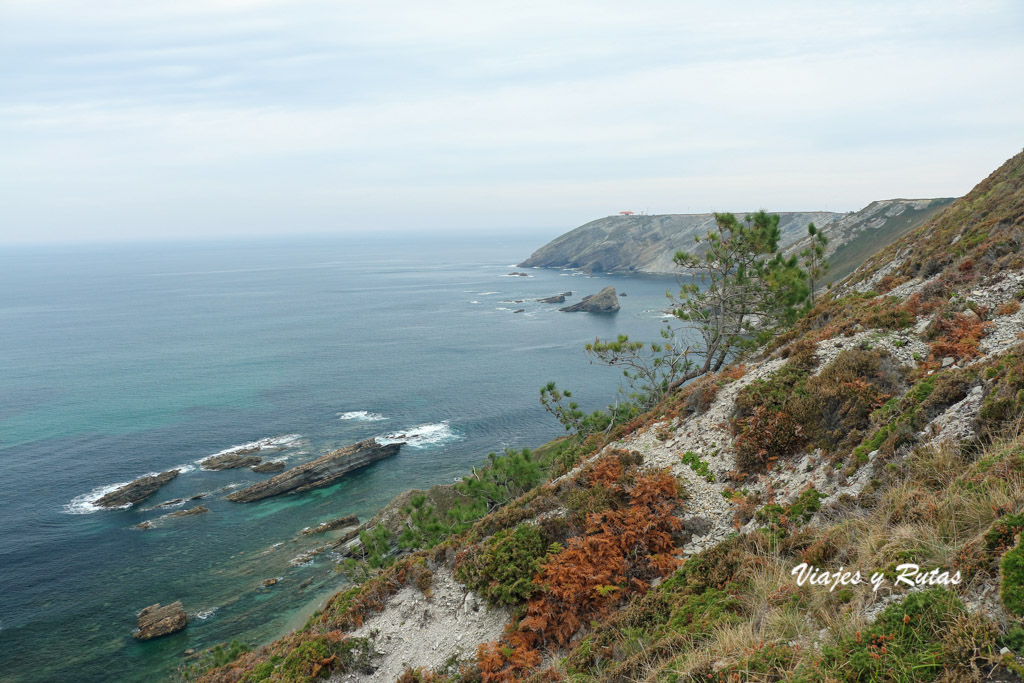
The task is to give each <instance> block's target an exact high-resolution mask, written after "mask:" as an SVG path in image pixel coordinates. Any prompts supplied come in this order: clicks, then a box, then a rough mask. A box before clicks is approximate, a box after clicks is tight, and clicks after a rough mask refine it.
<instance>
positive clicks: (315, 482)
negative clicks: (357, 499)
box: [228, 439, 401, 503]
mask: <svg viewBox="0 0 1024 683" xmlns="http://www.w3.org/2000/svg"><path fill="white" fill-rule="evenodd" d="M400 447H401V444H399V443H394V444H388V445H382V444H379V443H377V441H376V439H368V440H366V441H360V442H359V443H355V444H352V445H351V446H346V447H344V448H339V449H338V450H336V451H332V452H330V453H328V454H327V455H323V456H321V457H319V458H317V459H316V460H313V461H312V462H307V463H305V464H302V465H299V466H298V467H293V468H291V469H290V470H286V471H284V472H282V473H281V474H279V475H277V476H276V477H273V478H271V479H268V480H267V481H264V482H260V483H259V484H254V485H252V486H250V487H248V488H245V489H242V490H241V491H236V492H235V493H232V494H231V495H229V496H228V500H230V501H234V502H236V503H251V502H254V501H257V500H263V499H264V498H270V497H271V496H280V495H284V494H292V493H302V492H303V491H309V490H311V489H315V488H320V487H323V486H330V485H331V484H333V483H334V482H336V481H337V480H338V479H340V478H341V477H342V476H344V475H345V474H347V473H349V472H351V471H352V470H356V469H359V468H360V467H366V466H367V465H370V464H372V463H375V462H377V461H378V460H382V459H384V458H386V457H388V456H390V455H394V454H395V453H398V449H399V448H400Z"/></svg>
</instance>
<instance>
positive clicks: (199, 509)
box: [167, 505, 210, 517]
mask: <svg viewBox="0 0 1024 683" xmlns="http://www.w3.org/2000/svg"><path fill="white" fill-rule="evenodd" d="M209 511H210V509H209V508H208V507H206V506H204V505H196V506H195V507H194V508H189V509H188V510H178V511H177V512H172V513H171V514H169V515H167V516H168V517H191V516H192V515H204V514H206V513H207V512H209Z"/></svg>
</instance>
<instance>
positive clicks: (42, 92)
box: [0, 0, 1024, 243]
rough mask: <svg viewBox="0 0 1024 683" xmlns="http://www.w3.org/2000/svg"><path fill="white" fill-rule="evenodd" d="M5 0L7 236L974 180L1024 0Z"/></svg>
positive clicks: (542, 222) (1018, 80) (712, 206)
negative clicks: (834, 0) (837, 0)
mask: <svg viewBox="0 0 1024 683" xmlns="http://www.w3.org/2000/svg"><path fill="white" fill-rule="evenodd" d="M842 4H843V5H844V6H845V7H846V8H845V9H843V8H840V7H839V5H840V3H829V2H821V1H820V0H815V1H813V2H763V0H760V1H756V2H739V1H736V0H733V1H732V2H728V3H722V2H715V3H712V2H706V3H703V2H700V3H699V2H682V1H680V0H668V1H665V2H657V1H638V0H634V1H633V2H628V3H626V2H622V1H621V0H613V1H609V2H596V1H588V2H582V1H579V2H578V1H575V0H558V1H557V2H556V1H553V0H543V1H541V2H533V1H531V0H512V1H511V2H504V1H496V0H466V1H464V2H463V1H459V0H454V1H447V0H434V1H432V2H423V1H422V0H420V1H415V2H414V1H412V0H408V1H390V0H372V1H366V2H363V1H359V2H354V1H349V0H324V1H323V2H320V1H299V0H288V1H284V0H174V1H173V2H162V1H159V0H142V1H140V0H125V1H114V0H88V1H83V0H53V1H51V0H0V242H7V243H10V242H27V241H63V240H97V239H122V238H131V239H140V238H158V239H163V238H168V237H194V236H234V235H264V234H277V233H322V232H348V231H366V230H381V231H388V230H393V231H398V230H417V231H430V230H446V231H448V230H463V231H470V230H472V231H494V232H507V231H508V230H509V229H512V228H514V229H523V230H530V231H534V232H536V231H538V230H541V231H542V232H543V231H544V230H546V231H547V232H549V233H550V235H551V236H554V235H555V234H558V233H560V232H563V231H565V230H568V229H570V228H572V227H575V226H576V225H579V224H581V223H583V222H586V221H588V220H591V219H593V218H596V217H599V216H603V215H607V214H609V213H615V212H617V211H620V210H626V209H630V210H634V211H641V210H646V211H649V212H652V213H686V212H704V211H712V210H720V211H721V210H734V211H742V210H747V209H756V208H762V207H763V208H766V209H769V210H775V211H784V210H817V209H825V208H828V209H830V210H843V211H845V210H852V209H859V208H861V207H862V206H864V205H865V204H867V203H868V202H870V201H871V200H874V199H884V198H891V197H934V196H950V195H960V194H963V193H965V192H967V191H968V190H969V189H970V188H971V187H972V186H973V185H974V184H975V183H977V182H978V181H979V180H981V179H982V178H983V177H985V176H986V175H987V174H988V173H990V172H991V171H992V170H994V169H995V168H996V167H997V166H999V165H1000V164H1001V163H1002V162H1003V161H1004V160H1006V159H1007V158H1008V157H1010V156H1012V155H1013V154H1015V153H1016V152H1018V151H1020V149H1021V147H1022V146H1024V75H1022V74H1024V3H1021V2H1019V0H976V1H971V2H949V1H944V0H928V1H927V2H909V1H908V2H901V1H898V0H886V1H882V2H856V3H853V2H851V3H842Z"/></svg>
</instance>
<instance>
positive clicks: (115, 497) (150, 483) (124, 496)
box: [94, 470, 181, 508]
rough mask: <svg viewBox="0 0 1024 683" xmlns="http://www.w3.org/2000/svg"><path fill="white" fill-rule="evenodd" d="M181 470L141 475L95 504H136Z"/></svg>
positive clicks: (122, 505)
mask: <svg viewBox="0 0 1024 683" xmlns="http://www.w3.org/2000/svg"><path fill="white" fill-rule="evenodd" d="M180 471H181V470H168V471H166V472H161V473H160V474H157V475H146V476H145V477H139V478H138V479H136V480H135V481H133V482H132V483H130V484H125V485H124V486H122V487H121V488H119V489H117V490H116V491H111V492H110V493H108V494H107V495H105V496H103V497H102V498H100V499H99V500H97V501H96V502H95V503H94V504H95V505H99V506H101V507H105V508H119V507H124V506H125V505H134V504H135V503H139V502H141V501H144V500H146V499H147V498H149V497H150V496H152V495H153V494H154V493H156V492H157V490H158V489H159V488H160V487H161V486H163V485H164V484H166V483H167V482H169V481H170V480H171V479H174V478H175V477H176V476H178V473H179V472H180Z"/></svg>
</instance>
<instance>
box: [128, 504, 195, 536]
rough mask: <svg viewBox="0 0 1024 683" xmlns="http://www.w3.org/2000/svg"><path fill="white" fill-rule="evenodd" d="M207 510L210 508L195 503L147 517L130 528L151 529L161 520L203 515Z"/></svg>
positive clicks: (160, 524) (160, 523)
mask: <svg viewBox="0 0 1024 683" xmlns="http://www.w3.org/2000/svg"><path fill="white" fill-rule="evenodd" d="M209 511H210V509H209V508H207V507H205V506H203V505H196V506H195V507H193V508H189V509H188V510H178V511H177V512H171V513H168V514H166V515H161V516H160V517H157V518H156V519H153V520H148V519H147V520H146V521H145V522H142V523H140V524H136V525H135V526H133V527H132V528H133V529H141V530H142V531H145V530H147V529H152V528H154V527H158V526H163V522H164V521H165V520H167V519H174V518H177V517H191V516H193V515H204V514H206V513H207V512H209Z"/></svg>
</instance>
